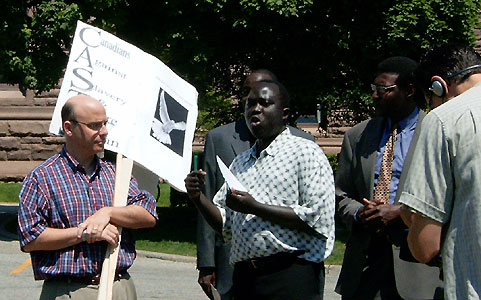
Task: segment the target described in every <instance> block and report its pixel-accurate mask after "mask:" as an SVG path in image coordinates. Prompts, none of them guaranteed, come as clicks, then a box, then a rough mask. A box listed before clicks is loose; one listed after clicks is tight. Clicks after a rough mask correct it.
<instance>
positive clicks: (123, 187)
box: [97, 153, 133, 300]
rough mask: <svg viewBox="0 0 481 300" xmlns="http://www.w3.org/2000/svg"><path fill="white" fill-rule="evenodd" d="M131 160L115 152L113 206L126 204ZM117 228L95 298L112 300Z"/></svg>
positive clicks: (116, 255) (117, 250)
mask: <svg viewBox="0 0 481 300" xmlns="http://www.w3.org/2000/svg"><path fill="white" fill-rule="evenodd" d="M132 165H133V160H132V159H130V158H127V157H125V156H123V155H122V154H120V153H118V154H117V163H116V170H115V187H114V201H113V206H126V205H127V195H128V194H129V187H130V177H131V175H132ZM117 228H118V230H119V235H120V237H119V242H118V243H117V245H116V246H113V245H110V244H109V246H108V247H107V251H106V252H105V259H104V263H103V265H102V273H101V275H100V284H99V294H98V297H97V300H112V289H113V285H114V278H115V269H116V267H117V258H118V255H119V247H120V238H121V234H122V227H117Z"/></svg>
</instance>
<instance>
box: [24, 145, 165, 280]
mask: <svg viewBox="0 0 481 300" xmlns="http://www.w3.org/2000/svg"><path fill="white" fill-rule="evenodd" d="M114 179H115V167H114V166H113V165H112V164H111V163H108V162H105V161H102V160H100V159H97V168H96V170H95V173H94V174H93V175H92V176H91V177H90V178H89V176H87V175H86V174H85V170H84V169H83V167H82V166H80V165H79V164H78V162H77V161H76V160H75V159H74V158H73V157H72V156H71V155H69V154H68V153H67V151H66V149H65V147H64V148H63V149H62V151H61V152H60V153H59V154H56V155H54V156H53V157H51V158H49V159H48V160H46V161H45V162H44V163H42V164H41V165H40V166H38V167H37V168H35V169H34V170H33V171H32V172H30V174H28V175H27V177H26V178H25V180H24V181H23V184H22V189H21V191H20V195H19V198H20V203H19V211H18V224H19V238H20V247H21V248H22V249H23V247H24V246H25V245H26V244H28V243H29V242H31V241H33V240H34V239H36V238H37V237H38V236H39V235H40V234H41V233H42V232H43V231H44V230H45V229H46V228H47V227H51V228H71V227H77V226H78V225H79V224H80V223H82V222H83V221H84V220H85V219H87V218H88V217H89V216H91V215H93V214H94V213H95V212H96V211H97V210H99V209H100V208H102V207H104V206H112V200H113V190H114ZM127 202H128V205H130V204H134V205H139V206H141V207H143V208H145V209H146V210H147V211H149V212H150V213H151V214H152V215H153V216H154V217H156V218H157V213H156V210H155V209H156V203H155V199H154V198H153V196H152V195H150V194H149V193H147V192H144V191H140V190H139V188H138V186H137V182H136V181H135V179H134V178H132V180H131V182H130V188H129V195H128V200H127ZM106 247H107V243H106V242H97V243H93V244H88V243H87V242H82V243H80V244H77V245H74V246H71V247H67V248H64V249H61V250H57V251H33V252H31V253H30V255H31V258H32V267H33V273H34V277H35V279H37V280H41V279H48V278H51V277H55V276H59V275H70V276H72V275H73V276H80V277H83V276H88V275H95V274H98V273H100V270H101V267H102V262H103V258H104V255H105V250H106ZM135 256H136V253H135V241H134V239H133V237H132V234H131V232H130V231H129V230H128V229H124V230H123V231H122V241H121V248H120V252H119V258H118V262H117V271H118V272H122V271H124V270H126V269H128V268H129V267H130V266H131V265H132V263H133V261H134V259H135Z"/></svg>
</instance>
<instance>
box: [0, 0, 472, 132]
mask: <svg viewBox="0 0 481 300" xmlns="http://www.w3.org/2000/svg"><path fill="white" fill-rule="evenodd" d="M6 2H7V7H8V8H9V10H7V11H10V12H11V13H10V14H8V15H6V16H1V17H0V22H1V23H0V24H2V27H1V28H0V30H1V31H0V43H1V47H0V49H2V52H3V53H2V54H4V55H2V56H1V58H0V71H1V72H2V74H3V75H4V76H3V80H4V81H8V82H22V83H24V84H25V85H26V86H27V87H29V88H35V89H38V90H45V89H49V88H51V87H52V86H53V85H54V84H55V83H56V82H57V80H58V78H59V77H60V76H61V74H62V70H63V68H65V66H66V61H67V55H66V52H65V50H68V48H69V45H70V41H71V38H72V34H73V32H74V27H75V23H76V20H77V19H80V20H83V21H84V22H89V23H91V24H93V25H95V26H98V27H101V28H103V29H106V30H108V31H110V32H112V33H114V34H116V35H117V36H119V37H120V38H123V39H125V40H127V41H129V42H131V43H133V44H135V45H137V46H138V47H140V48H141V49H143V50H145V51H147V52H149V53H151V54H153V55H155V56H157V57H158V58H160V59H161V60H162V61H163V62H165V63H166V64H167V65H168V66H170V67H171V68H172V69H173V70H174V71H175V72H176V73H178V74H180V75H181V76H182V77H184V78H185V79H186V80H188V81H189V82H190V83H192V84H193V85H194V86H195V87H196V88H197V90H198V91H199V93H200V97H199V106H200V108H201V110H202V113H201V117H202V122H203V124H205V125H207V127H212V126H217V125H220V124H221V123H225V122H227V121H229V120H231V119H235V118H237V117H238V116H239V112H238V111H239V110H236V109H232V107H231V104H230V103H231V100H232V98H234V99H235V98H236V97H235V96H236V95H237V94H238V90H239V86H240V85H241V83H242V81H243V79H244V77H245V75H246V74H248V72H249V71H250V70H253V69H256V68H267V69H270V70H271V71H273V72H274V73H275V74H276V75H277V76H278V78H279V80H280V81H281V82H283V83H284V84H285V85H286V87H287V89H288V90H289V92H290V93H291V96H292V98H293V99H294V101H293V102H294V103H295V104H296V107H295V109H294V112H295V113H296V112H297V113H310V114H312V113H313V112H314V110H315V107H316V104H317V103H323V107H324V108H327V109H329V110H334V109H338V108H345V109H348V110H349V111H353V113H352V112H351V113H350V114H349V115H348V118H349V119H350V120H351V119H352V120H355V121H358V120H360V119H362V118H365V117H366V114H368V113H370V109H371V107H370V105H369V104H370V91H369V83H371V81H372V79H373V75H374V74H373V72H374V71H375V68H376V64H377V63H378V62H379V61H380V60H382V59H384V58H386V57H389V56H392V55H404V56H409V57H411V58H414V59H417V58H418V57H419V56H420V54H421V53H423V52H424V51H425V49H427V48H428V47H430V46H431V45H433V44H439V43H447V42H457V43H463V44H471V45H472V44H474V41H475V39H474V33H473V28H474V26H476V25H477V23H478V15H479V9H480V7H481V0H477V1H469V0H468V1H460V0H453V1H447V2H446V1H441V0H410V1H407V0H404V1H401V0H397V1H394V0H390V1H389V0H364V1H352V0H335V1H334V0H325V1H313V0H290V1H280V0H240V1H239V0H237V1H233V0H195V1H192V0H176V1H147V0H136V1H132V0H97V1H95V0H82V1H66V0H65V1H62V0H56V1H54V0H50V1H47V0H44V1H40V0H37V1H34V0H30V1H28V0H24V1H19V0H7V1H6ZM28 10H33V14H32V17H29V16H27V15H26V13H25V11H28ZM5 54H6V55H5ZM233 96H234V97H233Z"/></svg>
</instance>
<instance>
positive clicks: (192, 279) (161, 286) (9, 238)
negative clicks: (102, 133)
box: [0, 204, 340, 300]
mask: <svg viewBox="0 0 481 300" xmlns="http://www.w3.org/2000/svg"><path fill="white" fill-rule="evenodd" d="M16 209H17V208H16V206H13V207H12V206H9V205H5V204H0V270H1V271H0V298H1V299H12V300H23V299H25V300H30V299H32V300H33V299H38V297H39V295H40V290H41V286H42V282H41V281H35V280H33V273H32V267H31V266H30V264H29V263H28V262H29V258H30V257H29V255H28V254H26V253H22V252H21V251H20V250H19V246H18V241H17V240H16V236H15V235H11V234H9V233H8V232H6V231H5V230H3V226H2V224H1V222H2V221H5V220H7V219H8V218H11V217H13V216H14V215H15V213H16ZM172 259H176V257H171V256H169V255H159V254H156V253H150V252H145V251H142V252H140V253H139V257H138V258H137V259H136V260H135V263H134V265H133V266H132V268H131V269H130V274H131V275H132V278H133V279H134V281H135V286H136V288H137V294H138V299H139V300H152V299H167V300H189V299H193V300H194V299H199V300H200V299H207V297H205V296H204V295H203V292H202V291H201V289H200V287H199V286H198V285H197V271H196V269H195V263H194V262H193V260H192V259H188V258H187V259H185V260H184V261H180V262H179V261H177V262H176V261H172ZM327 271H328V272H327V274H326V289H325V300H339V299H340V297H339V295H337V294H336V293H334V292H333V290H334V286H335V283H336V280H337V277H338V275H339V267H338V266H331V267H328V270H327Z"/></svg>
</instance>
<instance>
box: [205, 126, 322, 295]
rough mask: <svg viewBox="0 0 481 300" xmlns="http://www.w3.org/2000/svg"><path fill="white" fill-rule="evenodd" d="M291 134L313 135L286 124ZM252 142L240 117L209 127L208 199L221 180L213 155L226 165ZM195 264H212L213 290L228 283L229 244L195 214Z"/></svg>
mask: <svg viewBox="0 0 481 300" xmlns="http://www.w3.org/2000/svg"><path fill="white" fill-rule="evenodd" d="M288 128H289V130H290V132H291V133H292V134H293V135H296V136H300V137H304V138H307V139H310V140H312V141H314V137H313V136H312V135H310V134H308V133H306V132H304V131H301V130H299V129H297V128H294V127H291V126H288ZM254 142H255V139H254V137H253V136H252V135H251V134H250V132H249V129H248V128H247V125H246V122H245V120H244V119H241V120H238V121H236V122H232V123H229V124H226V125H224V126H220V127H217V128H214V129H212V130H210V131H209V132H208V133H207V136H206V139H205V146H204V163H203V170H204V171H205V172H206V173H207V174H206V177H205V190H204V193H205V195H206V196H207V198H208V199H211V200H212V199H213V198H214V196H215V194H216V193H217V191H218V190H219V189H220V188H221V186H222V184H224V178H223V177H222V175H221V173H220V170H219V167H218V165H217V162H216V159H215V157H216V155H218V156H219V157H220V158H221V159H222V161H223V162H224V163H225V164H226V165H227V166H229V165H230V164H231V163H232V161H233V160H234V158H235V157H236V156H237V155H239V154H240V153H242V152H244V151H246V150H248V149H249V148H250V147H251V146H252V145H253V144H254ZM197 220H198V221H197V267H198V268H201V267H215V269H216V275H217V276H216V280H217V283H216V284H217V287H216V288H217V290H218V291H219V293H220V294H221V295H222V294H225V293H227V292H228V291H229V290H230V288H231V287H232V272H233V270H232V267H231V266H230V264H229V253H230V244H224V243H223V242H222V238H221V237H220V236H219V235H217V234H216V233H215V232H214V230H213V229H212V228H211V227H210V226H209V225H208V224H207V222H206V221H205V220H204V218H203V217H202V216H201V215H200V214H199V217H198V219H197Z"/></svg>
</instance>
